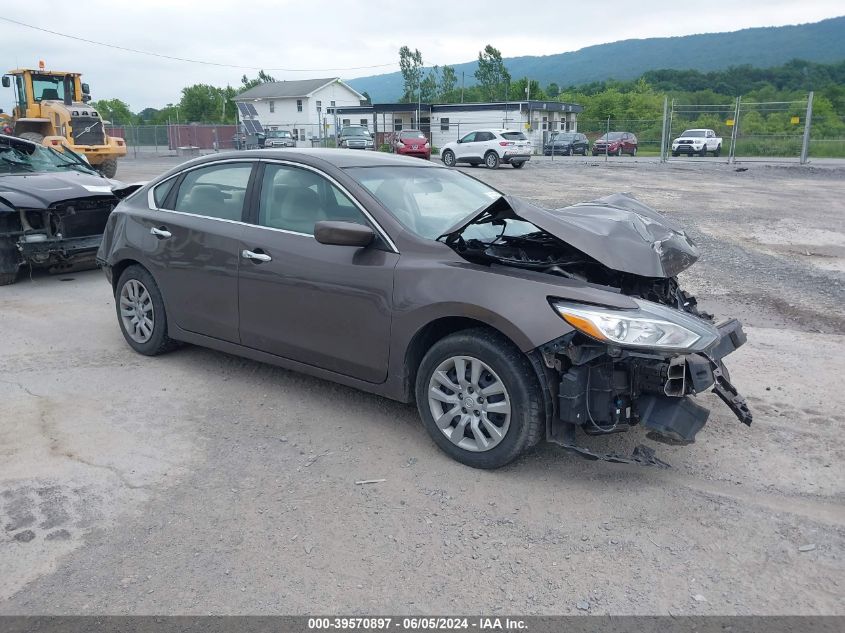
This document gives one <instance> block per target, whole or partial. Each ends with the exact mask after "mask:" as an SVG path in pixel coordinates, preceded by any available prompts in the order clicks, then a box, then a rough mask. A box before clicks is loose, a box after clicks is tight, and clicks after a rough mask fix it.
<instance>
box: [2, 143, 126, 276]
mask: <svg viewBox="0 0 845 633" xmlns="http://www.w3.org/2000/svg"><path fill="white" fill-rule="evenodd" d="M131 191H132V188H131V187H130V188H126V187H123V186H122V185H121V184H120V183H118V182H117V181H113V180H109V179H107V178H105V177H104V176H102V175H100V174H99V172H97V171H96V170H94V169H93V168H92V167H91V166H90V165H89V164H88V162H87V161H86V160H85V159H84V158H83V157H82V156H80V155H78V154H76V153H75V152H73V151H72V150H70V149H69V148H64V151H57V150H56V149H53V148H51V147H44V146H42V145H38V144H36V143H33V142H32V141H28V140H26V139H21V138H16V137H13V136H6V135H0V286H2V285H8V284H11V283H14V282H15V279H16V278H17V274H18V270H19V269H20V268H21V267H22V266H27V265H28V266H33V267H42V268H50V269H53V270H56V271H59V270H67V269H69V268H71V267H73V268H79V267H85V266H88V267H93V266H94V265H95V261H94V256H95V254H96V251H97V248H98V247H99V246H100V241H101V239H102V234H103V229H104V228H105V226H106V220H107V219H108V216H109V214H110V213H111V211H112V209H113V208H114V206H115V205H116V204H117V203H118V201H119V199H120V198H121V197H122V196H124V195H127V194H128V193H129V192H131Z"/></svg>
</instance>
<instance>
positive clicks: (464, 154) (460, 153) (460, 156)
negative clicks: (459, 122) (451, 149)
mask: <svg viewBox="0 0 845 633" xmlns="http://www.w3.org/2000/svg"><path fill="white" fill-rule="evenodd" d="M477 134H478V133H477V132H470V133H469V134H467V135H466V136H464V137H463V138H462V139H460V140H461V142H460V143H458V144H457V146H456V147H455V158H456V159H457V160H465V159H466V158H468V157H470V156H475V154H474V153H473V152H474V151H475V150H474V147H475V137H476V135H477Z"/></svg>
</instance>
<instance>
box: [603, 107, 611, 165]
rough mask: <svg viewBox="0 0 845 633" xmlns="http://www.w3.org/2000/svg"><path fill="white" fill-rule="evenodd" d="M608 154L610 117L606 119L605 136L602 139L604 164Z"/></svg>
mask: <svg viewBox="0 0 845 633" xmlns="http://www.w3.org/2000/svg"><path fill="white" fill-rule="evenodd" d="M609 154H610V117H607V135H606V136H605V137H604V162H607V157H608V155H609Z"/></svg>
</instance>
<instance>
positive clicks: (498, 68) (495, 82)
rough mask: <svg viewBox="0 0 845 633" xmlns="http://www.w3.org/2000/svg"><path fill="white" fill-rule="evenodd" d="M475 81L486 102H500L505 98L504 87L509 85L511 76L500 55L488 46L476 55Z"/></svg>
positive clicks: (496, 50)
mask: <svg viewBox="0 0 845 633" xmlns="http://www.w3.org/2000/svg"><path fill="white" fill-rule="evenodd" d="M475 79H476V80H477V81H478V85H479V86H480V88H481V93H482V95H483V97H484V99H485V100H486V101H497V100H502V98H503V97H504V96H505V86H506V85H507V84H509V83H510V81H511V76H510V73H509V72H508V69H507V68H505V63H504V62H503V61H502V53H501V52H500V51H499V50H498V49H496V48H493V47H492V46H491V45H490V44H488V45H487V46H485V47H484V50H483V51H480V52H479V53H478V68H477V69H476V71H475Z"/></svg>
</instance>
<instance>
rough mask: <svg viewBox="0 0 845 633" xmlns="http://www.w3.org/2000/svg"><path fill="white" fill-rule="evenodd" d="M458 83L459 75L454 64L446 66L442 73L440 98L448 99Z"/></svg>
mask: <svg viewBox="0 0 845 633" xmlns="http://www.w3.org/2000/svg"><path fill="white" fill-rule="evenodd" d="M457 85H458V76H457V75H456V74H455V68H454V67H453V66H444V67H443V69H442V71H441V73H440V94H439V98H440V99H442V100H443V101H447V100H448V99H449V98H450V97H451V95H452V94H453V93H454V91H455V87H456V86H457Z"/></svg>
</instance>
